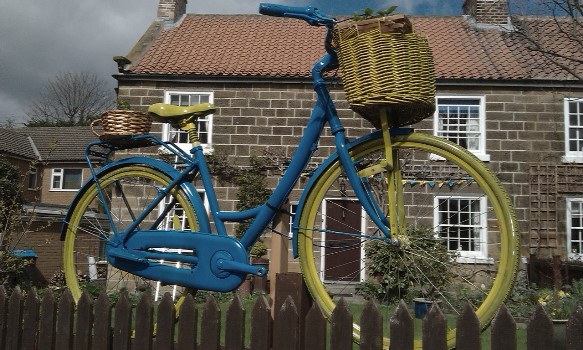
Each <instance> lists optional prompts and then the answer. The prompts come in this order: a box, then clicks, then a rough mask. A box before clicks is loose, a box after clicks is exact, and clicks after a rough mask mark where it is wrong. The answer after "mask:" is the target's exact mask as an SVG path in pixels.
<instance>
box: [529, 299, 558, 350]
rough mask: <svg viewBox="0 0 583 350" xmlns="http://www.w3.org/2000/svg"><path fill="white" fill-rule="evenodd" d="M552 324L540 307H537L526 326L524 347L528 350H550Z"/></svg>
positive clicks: (552, 346)
mask: <svg viewBox="0 0 583 350" xmlns="http://www.w3.org/2000/svg"><path fill="white" fill-rule="evenodd" d="M553 336H554V332H553V323H552V322H551V319H550V318H549V316H547V314H546V313H545V309H544V308H543V306H542V305H540V304H539V305H538V306H537V308H536V311H535V312H534V315H532V316H531V317H530V320H529V322H528V325H527V326H526V347H527V349H528V350H552V349H554V347H555V345H554V342H553Z"/></svg>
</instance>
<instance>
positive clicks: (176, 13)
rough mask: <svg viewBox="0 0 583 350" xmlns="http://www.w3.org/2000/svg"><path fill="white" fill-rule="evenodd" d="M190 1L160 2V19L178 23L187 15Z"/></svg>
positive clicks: (163, 0)
mask: <svg viewBox="0 0 583 350" xmlns="http://www.w3.org/2000/svg"><path fill="white" fill-rule="evenodd" d="M187 2H188V0H160V3H159V4H158V19H160V20H163V21H165V22H170V23H176V22H177V21H178V20H179V19H180V18H182V16H184V14H186V3H187Z"/></svg>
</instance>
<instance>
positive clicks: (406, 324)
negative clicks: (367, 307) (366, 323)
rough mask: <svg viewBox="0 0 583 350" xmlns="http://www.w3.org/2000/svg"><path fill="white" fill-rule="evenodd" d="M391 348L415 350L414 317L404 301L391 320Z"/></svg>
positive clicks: (400, 303)
mask: <svg viewBox="0 0 583 350" xmlns="http://www.w3.org/2000/svg"><path fill="white" fill-rule="evenodd" d="M390 323H391V325H390V328H391V348H393V349H399V350H413V337H414V324H413V317H411V314H410V313H409V310H408V309H407V304H405V302H404V301H403V300H401V301H400V302H399V305H398V306H397V309H396V310H395V314H394V315H393V317H391V320H390Z"/></svg>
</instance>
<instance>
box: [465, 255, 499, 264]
mask: <svg viewBox="0 0 583 350" xmlns="http://www.w3.org/2000/svg"><path fill="white" fill-rule="evenodd" d="M456 261H457V262H458V263H460V264H488V265H492V264H494V259H493V258H484V257H479V256H460V257H459V258H457V259H456Z"/></svg>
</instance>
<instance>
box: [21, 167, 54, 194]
mask: <svg viewBox="0 0 583 350" xmlns="http://www.w3.org/2000/svg"><path fill="white" fill-rule="evenodd" d="M51 183H52V182H51ZM27 185H28V189H29V190H31V191H36V190H38V169H37V168H36V167H30V169H28V184H27Z"/></svg>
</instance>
